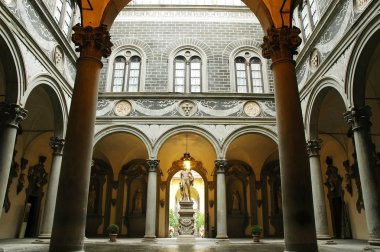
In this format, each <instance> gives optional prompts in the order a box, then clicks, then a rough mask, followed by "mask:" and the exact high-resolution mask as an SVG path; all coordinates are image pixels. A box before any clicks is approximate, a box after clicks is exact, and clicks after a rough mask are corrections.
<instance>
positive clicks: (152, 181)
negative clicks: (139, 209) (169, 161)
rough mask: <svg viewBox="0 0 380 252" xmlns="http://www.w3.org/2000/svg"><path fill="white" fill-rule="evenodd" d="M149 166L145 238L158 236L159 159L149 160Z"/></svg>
mask: <svg viewBox="0 0 380 252" xmlns="http://www.w3.org/2000/svg"><path fill="white" fill-rule="evenodd" d="M147 163H148V166H149V174H148V190H147V191H148V193H147V199H146V200H147V202H146V221H145V235H144V238H145V239H155V238H156V209H157V208H156V207H157V169H158V165H159V160H147Z"/></svg>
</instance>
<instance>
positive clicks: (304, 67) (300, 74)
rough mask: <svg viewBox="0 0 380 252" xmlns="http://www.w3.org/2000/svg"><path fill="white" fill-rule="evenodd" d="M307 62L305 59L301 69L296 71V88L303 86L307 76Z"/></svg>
mask: <svg viewBox="0 0 380 252" xmlns="http://www.w3.org/2000/svg"><path fill="white" fill-rule="evenodd" d="M309 68H310V67H309V64H308V62H307V61H305V62H304V63H303V64H302V66H301V69H300V70H299V71H298V72H297V82H298V88H299V89H301V88H302V87H303V86H305V83H306V80H307V77H308V76H309V72H310V70H309Z"/></svg>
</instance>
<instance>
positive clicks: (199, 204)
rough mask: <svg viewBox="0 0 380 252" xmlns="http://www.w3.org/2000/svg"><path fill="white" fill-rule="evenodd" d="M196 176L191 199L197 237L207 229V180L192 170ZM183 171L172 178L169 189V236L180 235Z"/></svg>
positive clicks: (202, 234) (202, 235) (191, 190)
mask: <svg viewBox="0 0 380 252" xmlns="http://www.w3.org/2000/svg"><path fill="white" fill-rule="evenodd" d="M191 173H192V176H193V177H194V181H193V185H192V187H191V189H190V199H191V201H192V202H193V209H194V211H195V214H194V235H195V236H196V237H204V229H205V196H206V194H205V182H204V180H203V178H202V176H201V175H200V174H199V173H198V172H196V171H194V170H192V171H191ZM180 183H181V171H178V172H177V173H176V174H174V176H173V177H172V179H171V180H170V189H169V190H170V191H169V230H168V232H169V237H176V236H177V235H178V229H179V223H178V221H179V220H178V218H179V215H178V211H179V210H180V205H179V202H180V201H181V200H182V193H181V189H180Z"/></svg>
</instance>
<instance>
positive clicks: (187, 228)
mask: <svg viewBox="0 0 380 252" xmlns="http://www.w3.org/2000/svg"><path fill="white" fill-rule="evenodd" d="M193 204H194V202H192V201H180V202H179V206H180V210H179V211H178V214H179V230H178V233H179V236H178V238H177V239H178V240H179V241H185V240H186V241H189V240H194V241H195V238H194V209H193Z"/></svg>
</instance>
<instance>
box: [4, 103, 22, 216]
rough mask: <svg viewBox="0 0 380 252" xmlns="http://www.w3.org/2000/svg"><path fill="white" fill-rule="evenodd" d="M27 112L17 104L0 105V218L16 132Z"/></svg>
mask: <svg viewBox="0 0 380 252" xmlns="http://www.w3.org/2000/svg"><path fill="white" fill-rule="evenodd" d="M26 115H27V111H26V110H25V109H23V108H21V107H20V106H19V105H17V104H12V103H11V104H9V103H4V102H1V103H0V127H1V128H0V204H1V207H0V216H1V213H2V211H3V204H4V199H5V194H6V192H7V185H8V177H9V171H10V169H11V164H12V158H13V150H14V148H15V142H16V136H17V130H18V127H19V124H20V122H21V121H22V120H24V119H25V118H26Z"/></svg>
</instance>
